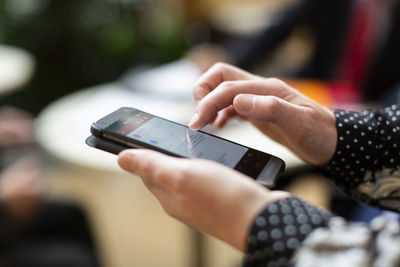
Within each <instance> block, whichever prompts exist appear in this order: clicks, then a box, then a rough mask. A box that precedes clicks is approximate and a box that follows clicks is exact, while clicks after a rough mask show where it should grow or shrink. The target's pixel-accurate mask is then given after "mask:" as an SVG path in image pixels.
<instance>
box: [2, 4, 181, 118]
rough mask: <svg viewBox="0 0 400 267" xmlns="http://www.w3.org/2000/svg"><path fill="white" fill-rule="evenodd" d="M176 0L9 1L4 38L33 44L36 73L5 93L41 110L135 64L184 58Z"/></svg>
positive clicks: (4, 15)
mask: <svg viewBox="0 0 400 267" xmlns="http://www.w3.org/2000/svg"><path fill="white" fill-rule="evenodd" d="M173 3H174V1H172V2H168V4H165V3H163V1H150V0H115V1H105V0H104V1H96V0H86V1H80V0H69V1H57V0H3V1H0V42H3V43H6V44H9V45H13V46H17V47H21V48H24V49H26V50H28V51H30V52H31V53H32V54H33V55H34V57H35V58H36V60H37V66H36V73H35V75H34V78H33V80H32V82H31V83H30V84H29V85H28V86H27V87H26V88H25V90H24V91H22V92H21V93H18V94H16V95H13V96H10V97H7V98H3V99H2V100H1V102H2V103H0V104H4V103H7V104H14V105H16V106H18V107H23V108H24V109H27V110H28V111H30V112H32V113H34V114H36V113H37V112H38V111H40V109H41V108H43V107H44V106H45V105H46V104H48V103H50V102H51V101H53V100H54V99H56V98H58V97H60V96H62V95H65V94H66V93H69V92H72V91H74V90H77V89H81V88H84V87H87V86H90V85H94V84H98V83H103V82H106V81H112V80H115V79H117V78H118V77H119V76H120V75H121V73H123V72H124V71H125V70H126V69H128V68H129V67H132V66H134V65H138V64H143V63H149V62H150V63H152V64H156V63H157V64H158V63H164V62H167V61H171V60H174V59H176V58H179V57H180V56H181V54H182V52H183V50H184V48H185V43H184V41H183V37H182V36H181V35H182V34H181V32H182V31H181V27H182V21H181V16H180V15H179V12H180V10H179V8H177V7H175V6H174V4H173Z"/></svg>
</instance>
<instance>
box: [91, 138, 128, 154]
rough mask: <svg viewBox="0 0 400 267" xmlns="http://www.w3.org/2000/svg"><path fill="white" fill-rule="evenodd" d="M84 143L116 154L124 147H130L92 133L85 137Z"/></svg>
mask: <svg viewBox="0 0 400 267" xmlns="http://www.w3.org/2000/svg"><path fill="white" fill-rule="evenodd" d="M86 144H87V145H88V146H91V147H94V148H98V149H100V150H104V151H107V152H109V153H112V154H115V155H118V154H119V153H120V152H121V151H122V150H124V149H128V148H132V147H127V146H124V145H121V144H117V143H114V142H112V141H109V140H106V139H103V138H99V137H96V136H94V135H91V136H89V137H88V138H86Z"/></svg>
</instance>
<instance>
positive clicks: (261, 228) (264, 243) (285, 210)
mask: <svg viewBox="0 0 400 267" xmlns="http://www.w3.org/2000/svg"><path fill="white" fill-rule="evenodd" d="M331 217H332V215H330V214H329V213H327V212H324V211H322V210H319V209H317V208H315V207H313V206H311V205H310V204H308V203H306V202H305V201H303V200H300V199H298V198H295V197H290V198H286V199H281V200H279V201H277V202H274V203H271V204H269V205H268V206H267V207H266V208H265V209H264V210H263V211H262V212H261V214H260V215H258V216H257V218H256V219H255V221H254V224H253V226H252V229H251V231H250V235H249V237H248V249H247V254H246V256H245V258H244V265H243V266H245V267H256V266H257V267H258V266H270V265H271V266H287V265H288V264H289V262H290V259H291V258H292V256H293V253H294V251H295V250H296V249H297V248H298V247H299V246H300V245H301V243H302V241H303V240H304V239H305V238H306V237H307V236H308V235H309V234H310V233H311V232H312V231H313V230H314V229H316V228H319V227H324V226H327V225H328V221H329V220H330V218H331Z"/></svg>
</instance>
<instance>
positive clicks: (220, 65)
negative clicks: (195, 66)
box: [213, 62, 230, 71]
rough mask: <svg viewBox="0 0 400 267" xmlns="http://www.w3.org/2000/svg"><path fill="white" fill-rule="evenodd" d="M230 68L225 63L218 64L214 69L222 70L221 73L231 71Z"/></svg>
mask: <svg viewBox="0 0 400 267" xmlns="http://www.w3.org/2000/svg"><path fill="white" fill-rule="evenodd" d="M229 68H230V66H229V65H228V64H226V63H224V62H217V63H215V64H214V65H213V69H214V70H220V71H224V70H227V69H229Z"/></svg>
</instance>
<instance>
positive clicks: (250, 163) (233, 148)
mask: <svg viewBox="0 0 400 267" xmlns="http://www.w3.org/2000/svg"><path fill="white" fill-rule="evenodd" d="M90 131H91V133H92V135H93V136H92V137H89V138H88V139H87V140H86V143H87V144H88V145H90V146H93V147H96V148H99V149H102V150H104V151H108V152H111V153H114V154H118V153H119V152H120V151H122V150H124V149H126V148H147V149H153V150H156V151H159V152H162V153H165V154H167V155H171V156H175V157H184V158H202V159H208V160H213V161H216V162H219V163H221V164H223V165H225V166H228V167H230V168H233V169H235V170H237V171H239V172H241V173H243V174H245V175H247V176H250V177H252V178H254V179H255V180H257V181H258V182H260V183H262V184H264V185H265V186H267V187H270V188H271V187H273V185H274V181H275V179H276V178H277V176H278V175H279V174H280V173H281V172H282V171H283V170H284V168H285V163H284V161H283V160H282V159H280V158H278V157H275V156H273V155H270V154H267V153H265V152H261V151H258V150H255V149H252V148H249V147H246V146H243V145H240V144H237V143H235V142H232V141H229V140H226V139H223V138H220V137H217V136H214V135H211V134H208V133H205V132H202V131H193V130H191V129H189V128H188V127H187V126H185V125H182V124H179V123H176V122H173V121H170V120H167V119H164V118H161V117H158V116H155V115H152V114H149V113H147V112H144V111H141V110H138V109H135V108H129V107H122V108H120V109H118V110H116V111H114V112H112V113H111V114H109V115H107V116H105V117H104V118H101V119H100V120H98V121H96V122H94V123H93V124H92V126H91V128H90Z"/></svg>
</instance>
